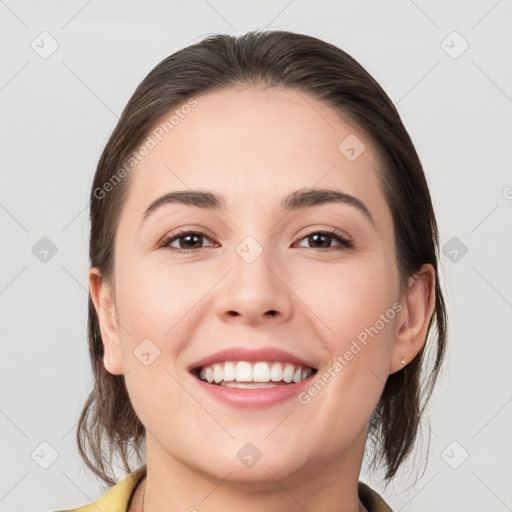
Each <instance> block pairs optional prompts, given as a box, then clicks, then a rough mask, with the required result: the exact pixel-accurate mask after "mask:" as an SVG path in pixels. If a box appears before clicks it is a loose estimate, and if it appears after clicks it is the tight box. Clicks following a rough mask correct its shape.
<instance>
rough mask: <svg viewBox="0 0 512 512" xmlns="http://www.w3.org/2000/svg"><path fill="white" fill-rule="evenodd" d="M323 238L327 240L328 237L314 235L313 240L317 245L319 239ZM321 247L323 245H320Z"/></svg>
mask: <svg viewBox="0 0 512 512" xmlns="http://www.w3.org/2000/svg"><path fill="white" fill-rule="evenodd" d="M319 237H321V238H327V235H321V234H316V235H313V239H314V240H315V243H316V242H318V238H319ZM320 245H321V244H320Z"/></svg>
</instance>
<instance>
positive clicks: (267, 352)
mask: <svg viewBox="0 0 512 512" xmlns="http://www.w3.org/2000/svg"><path fill="white" fill-rule="evenodd" d="M225 361H249V362H250V361H253V362H254V361H269V362H271V361H281V362H283V363H293V364H296V365H300V366H305V367H308V368H313V369H315V368H314V366H313V364H312V363H311V362H308V361H305V360H304V359H302V358H300V357H298V356H296V355H294V354H291V353H290V352H286V351H285V350H281V349H279V348H273V347H261V348H258V349H248V348H245V347H230V348H226V349H224V350H220V351H219V352H215V353H214V354H210V355H209V356H206V357H203V358H202V359H200V360H198V361H195V362H194V363H192V364H191V365H189V367H188V370H189V371H193V370H197V369H198V368H201V367H203V366H209V365H211V364H213V363H221V362H225Z"/></svg>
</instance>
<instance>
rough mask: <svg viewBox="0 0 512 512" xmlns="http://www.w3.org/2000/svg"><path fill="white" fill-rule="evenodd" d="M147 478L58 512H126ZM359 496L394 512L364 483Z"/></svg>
mask: <svg viewBox="0 0 512 512" xmlns="http://www.w3.org/2000/svg"><path fill="white" fill-rule="evenodd" d="M145 476H146V464H144V465H143V466H141V467H140V468H139V469H136V470H135V471H133V472H132V473H130V474H129V475H127V476H126V477H125V478H123V479H122V480H121V481H120V482H118V483H117V484H116V485H114V486H113V487H112V488H111V489H109V490H108V491H107V492H106V493H105V494H104V495H103V496H101V498H99V499H98V500H96V501H95V502H94V503H90V504H88V505H84V506H83V507H79V508H74V509H69V510H59V511H56V512H99V511H100V512H126V510H127V509H128V505H129V504H130V500H131V498H132V495H133V493H134V491H135V489H136V488H137V486H138V485H139V483H140V482H141V481H142V479H143V478H144V477H145ZM358 494H359V499H360V500H361V502H362V504H363V505H364V506H365V507H366V508H367V509H368V512H393V511H392V510H391V509H390V508H389V506H388V505H387V504H386V502H385V501H384V500H383V499H382V497H381V496H380V495H379V494H378V493H377V492H376V491H374V490H373V489H372V488H371V487H370V486H368V485H367V484H365V483H364V482H359V485H358Z"/></svg>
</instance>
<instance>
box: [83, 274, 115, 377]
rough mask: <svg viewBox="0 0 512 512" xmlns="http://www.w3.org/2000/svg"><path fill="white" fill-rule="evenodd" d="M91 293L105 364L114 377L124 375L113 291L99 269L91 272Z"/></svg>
mask: <svg viewBox="0 0 512 512" xmlns="http://www.w3.org/2000/svg"><path fill="white" fill-rule="evenodd" d="M89 292H90V294H91V299H92V302H93V304H94V309H95V310H96V315H97V316H98V321H99V324H100V325H99V328H100V333H101V340H102V342H103V353H104V356H103V364H104V366H105V369H106V370H107V371H108V372H109V373H111V374H112V375H122V374H123V364H122V363H123V360H122V351H121V340H120V336H119V329H118V322H117V318H116V308H115V298H114V293H113V290H112V289H111V287H110V285H109V283H107V282H106V281H105V280H104V279H103V278H102V276H101V272H100V271H99V269H98V268H95V267H91V269H90V270H89Z"/></svg>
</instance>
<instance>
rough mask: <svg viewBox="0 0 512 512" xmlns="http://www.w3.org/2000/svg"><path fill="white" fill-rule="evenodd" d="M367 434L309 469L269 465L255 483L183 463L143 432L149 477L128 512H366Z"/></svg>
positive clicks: (232, 474)
mask: <svg viewBox="0 0 512 512" xmlns="http://www.w3.org/2000/svg"><path fill="white" fill-rule="evenodd" d="M365 434H366V433H365V432H363V433H362V435H361V438H358V440H357V441H356V442H354V443H352V444H351V447H350V449H349V450H348V451H347V453H346V454H343V456H340V457H337V459H336V461H335V462H331V463H330V464H326V463H325V458H322V457H319V458H318V461H316V463H311V464H310V465H309V466H308V468H307V470H304V469H302V470H300V471H298V472H296V473H294V474H292V475H286V476H285V477H279V478H276V477H275V476H274V475H275V473H276V471H273V469H272V468H268V470H261V468H260V470H261V471H260V474H259V478H258V480H257V481H254V480H250V481H248V480H243V479H241V478H239V477H238V475H237V471H236V470H235V469H233V471H228V472H226V474H225V475H213V474H212V473H209V472H208V473H207V472H205V471H203V470H202V469H201V468H198V467H195V468H194V467H190V466H187V465H184V464H182V463H181V462H180V461H179V460H178V459H177V458H174V457H171V456H170V455H169V454H168V453H166V452H165V451H164V450H163V449H162V447H161V446H160V445H159V444H158V443H157V441H156V440H155V439H154V438H152V437H151V436H150V435H149V434H147V438H146V459H147V480H145V481H143V482H142V485H139V487H138V489H137V495H138V496H136V497H134V500H133V503H132V506H131V507H130V512H142V498H143V493H144V487H145V483H146V482H147V490H146V493H145V496H144V512H173V511H178V510H181V511H188V512H197V511H198V510H200V511H201V512H220V511H222V512H231V511H236V510H244V512H260V511H261V510H265V511H266V512H282V511H283V510H286V511H289V512H304V510H307V511H308V512H317V511H321V510H322V511H323V510H332V511H336V512H365V511H366V509H365V508H364V507H363V505H362V503H361V502H360V501H359V497H358V493H357V485H358V481H359V472H360V469H361V463H362V453H363V452H364V443H365V440H366V435H365Z"/></svg>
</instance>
